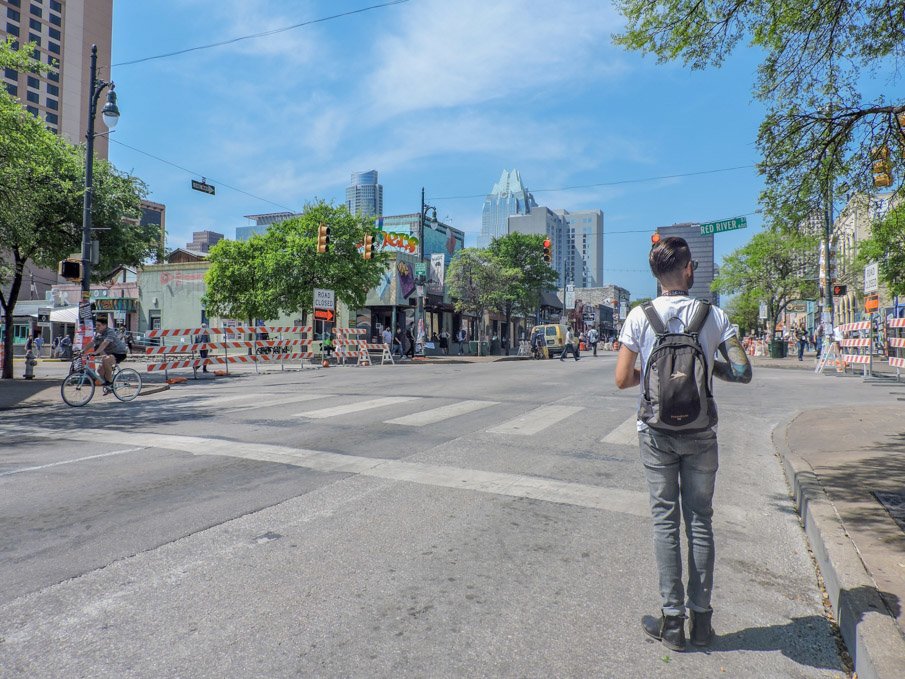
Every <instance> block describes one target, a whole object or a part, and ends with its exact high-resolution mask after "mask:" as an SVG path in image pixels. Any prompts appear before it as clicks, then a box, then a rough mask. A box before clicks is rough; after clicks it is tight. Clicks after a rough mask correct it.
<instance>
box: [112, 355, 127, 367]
mask: <svg viewBox="0 0 905 679" xmlns="http://www.w3.org/2000/svg"><path fill="white" fill-rule="evenodd" d="M110 355H111V356H112V357H113V358H115V359H116V364H117V365H119V364H120V363H122V362H123V361H125V360H126V355H125V354H110Z"/></svg>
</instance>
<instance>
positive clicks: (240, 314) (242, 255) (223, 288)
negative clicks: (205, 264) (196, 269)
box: [204, 235, 279, 324]
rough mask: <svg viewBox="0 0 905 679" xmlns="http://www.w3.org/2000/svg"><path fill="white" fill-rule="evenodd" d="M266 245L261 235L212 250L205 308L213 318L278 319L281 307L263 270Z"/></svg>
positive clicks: (207, 276) (222, 244)
mask: <svg viewBox="0 0 905 679" xmlns="http://www.w3.org/2000/svg"><path fill="white" fill-rule="evenodd" d="M266 247H267V244H266V242H265V240H264V237H263V236H261V235H256V236H252V237H251V238H249V239H248V240H247V241H234V240H226V239H224V240H221V241H218V242H217V243H216V244H215V245H214V246H213V247H212V248H211V250H210V253H209V255H208V260H209V261H210V263H211V266H210V268H209V269H208V270H207V273H206V274H205V275H204V280H205V283H206V288H207V289H206V293H205V295H204V305H205V308H206V309H207V313H208V314H209V315H210V316H219V317H220V318H235V319H241V320H242V321H248V323H249V324H250V323H252V321H253V320H254V319H255V318H275V317H276V316H277V315H278V314H279V305H278V304H277V301H276V298H275V297H274V295H273V294H271V289H270V280H269V277H268V274H267V272H266V271H264V270H263V267H262V265H263V262H264V261H265V250H266Z"/></svg>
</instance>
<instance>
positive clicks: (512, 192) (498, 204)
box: [478, 170, 537, 248]
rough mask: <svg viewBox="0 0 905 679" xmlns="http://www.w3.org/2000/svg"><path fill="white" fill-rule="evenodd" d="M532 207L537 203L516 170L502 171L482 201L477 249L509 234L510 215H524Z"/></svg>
mask: <svg viewBox="0 0 905 679" xmlns="http://www.w3.org/2000/svg"><path fill="white" fill-rule="evenodd" d="M533 207H537V203H536V202H535V201H534V196H532V195H531V194H530V193H529V192H528V190H527V189H526V188H525V187H524V185H523V184H522V177H521V175H520V174H519V172H518V170H512V171H511V172H510V171H509V170H503V174H501V175H500V181H498V182H497V183H496V184H494V185H493V189H492V190H491V191H490V193H489V194H488V195H487V198H485V199H484V211H483V213H482V216H481V235H480V236H479V237H478V247H481V248H486V247H487V246H488V245H490V241H492V240H493V239H494V238H499V237H500V236H505V235H506V234H507V233H509V216H510V215H526V214H528V213H530V212H531V208H533Z"/></svg>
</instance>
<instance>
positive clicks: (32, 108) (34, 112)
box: [25, 106, 38, 117]
mask: <svg viewBox="0 0 905 679" xmlns="http://www.w3.org/2000/svg"><path fill="white" fill-rule="evenodd" d="M25 110H26V111H28V112H29V113H31V114H32V115H33V116H35V117H37V116H38V109H37V107H35V106H26V107H25Z"/></svg>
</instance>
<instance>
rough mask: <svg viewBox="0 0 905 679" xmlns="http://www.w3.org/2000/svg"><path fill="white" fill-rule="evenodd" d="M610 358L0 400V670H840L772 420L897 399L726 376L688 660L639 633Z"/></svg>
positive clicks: (650, 595) (624, 462)
mask: <svg viewBox="0 0 905 679" xmlns="http://www.w3.org/2000/svg"><path fill="white" fill-rule="evenodd" d="M614 363H615V359H614V356H612V355H607V356H603V357H600V358H596V359H595V358H592V357H590V356H585V357H583V358H582V360H581V361H580V362H577V363H576V362H574V361H572V360H571V359H570V360H568V361H567V362H565V363H560V362H559V361H543V362H536V361H525V362H509V363H490V364H468V365H421V366H395V367H393V366H387V367H373V368H342V369H341V368H331V369H329V370H319V371H305V372H302V373H284V374H273V375H260V376H253V375H246V376H243V377H236V378H230V379H225V380H218V381H216V382H207V383H198V384H193V385H189V386H183V387H180V388H176V389H173V390H171V391H168V392H164V393H161V394H157V395H154V396H149V397H142V398H140V399H138V400H137V401H135V402H133V403H131V404H120V403H118V402H115V401H113V400H112V397H109V396H108V397H100V398H99V397H96V399H95V401H94V402H92V403H91V404H90V405H89V406H88V407H86V408H83V409H79V410H74V409H70V408H67V407H66V406H63V405H62V404H60V405H57V404H48V405H45V406H41V407H34V408H29V409H24V410H15V411H8V412H5V413H0V676H2V677H4V678H5V677H20V676H21V677H59V676H67V677H162V676H167V677H176V676H185V677H189V676H191V677H258V676H260V677H286V676H362V677H389V676H393V677H398V676H417V677H421V676H443V677H445V676H470V677H471V676H520V677H550V676H571V677H588V676H595V677H617V676H618V677H657V676H689V677H692V676H693V677H709V676H730V677H842V676H845V673H844V671H843V666H842V662H841V660H840V658H839V655H838V652H837V646H836V641H835V638H834V636H833V630H832V628H831V625H830V623H829V622H828V621H827V619H826V618H825V617H824V615H823V607H822V604H821V597H820V592H819V589H818V585H817V578H816V575H815V570H814V566H813V564H812V561H811V559H810V557H809V555H808V552H807V546H806V544H805V540H804V537H803V533H802V531H801V528H800V526H799V524H798V521H797V518H796V515H795V513H794V511H793V508H792V506H791V503H790V500H789V498H788V491H787V487H786V485H785V481H784V478H783V475H782V472H781V470H780V467H779V464H778V462H777V459H776V458H775V455H774V450H773V447H772V444H771V442H770V432H771V431H772V429H773V427H774V426H776V425H777V424H778V423H779V422H781V421H783V420H784V419H785V418H788V417H789V416H791V415H792V414H793V413H794V412H796V411H798V410H801V409H807V408H808V407H810V406H817V405H832V404H840V405H841V404H845V403H851V402H859V403H865V402H869V401H870V400H871V399H873V400H877V401H878V402H887V401H888V399H889V396H888V395H886V394H885V393H881V391H880V390H877V389H874V388H871V386H870V385H864V384H862V383H861V382H860V381H858V380H854V379H837V378H834V377H817V376H814V375H812V374H810V373H805V372H798V371H781V370H761V371H759V372H757V373H756V375H755V379H754V381H753V382H752V384H750V385H747V386H742V385H727V384H723V383H718V386H717V396H718V399H719V402H720V413H721V424H720V442H721V469H720V472H719V476H718V489H717V498H716V515H715V525H716V537H717V549H718V553H717V573H716V586H715V595H714V608H715V610H716V612H715V616H714V627H715V628H716V631H717V634H718V638H717V640H716V642H715V643H714V645H713V647H712V648H711V649H709V650H708V651H706V652H690V653H685V654H679V653H672V652H669V651H667V650H666V649H665V648H664V647H662V646H661V645H659V644H656V643H654V642H651V641H648V640H645V639H644V637H643V635H642V633H641V631H640V625H639V619H640V616H641V615H642V614H645V613H654V612H655V611H656V610H657V608H658V597H657V591H656V579H655V572H654V563H653V556H652V552H653V549H652V544H651V524H650V520H649V518H648V509H647V496H646V492H645V488H644V483H643V478H642V474H641V467H640V463H639V462H638V453H637V438H636V435H635V434H634V431H633V429H634V427H633V423H632V420H633V410H634V406H635V399H636V393H635V392H634V390H632V391H631V392H628V391H626V392H619V391H618V390H616V389H615V387H614V386H613V367H614ZM818 399H819V402H818V401H817V400H818Z"/></svg>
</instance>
